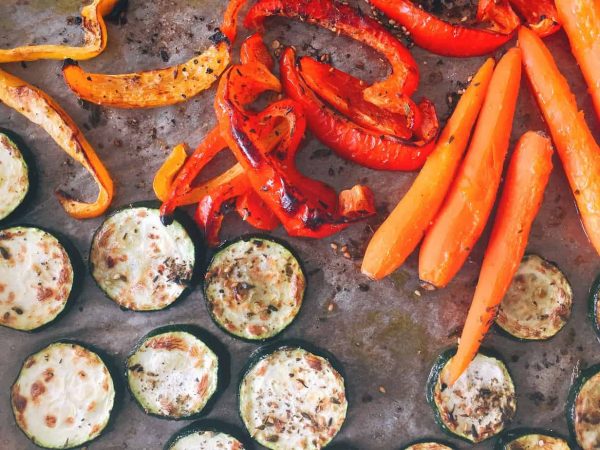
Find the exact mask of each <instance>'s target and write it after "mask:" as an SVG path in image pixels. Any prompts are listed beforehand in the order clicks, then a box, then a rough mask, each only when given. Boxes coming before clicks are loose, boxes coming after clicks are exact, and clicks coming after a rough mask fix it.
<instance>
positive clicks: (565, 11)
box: [555, 0, 600, 119]
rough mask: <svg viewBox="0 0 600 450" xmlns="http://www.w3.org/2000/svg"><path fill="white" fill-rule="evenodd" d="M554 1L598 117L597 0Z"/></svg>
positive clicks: (599, 22)
mask: <svg viewBox="0 0 600 450" xmlns="http://www.w3.org/2000/svg"><path fill="white" fill-rule="evenodd" d="M555 3H556V8H557V10H558V18H559V20H560V23H561V24H562V25H563V27H564V29H565V31H566V33H567V36H568V37H569V42H570V43H571V51H572V52H573V55H575V58H576V59H577V62H578V63H579V66H580V67H581V71H582V72H583V76H584V77H585V79H586V81H587V84H588V86H589V89H590V95H591V96H592V100H593V101H594V107H595V108H596V115H597V116H598V118H599V119H600V2H598V0H556V1H555Z"/></svg>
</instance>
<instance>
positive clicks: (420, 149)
mask: <svg viewBox="0 0 600 450" xmlns="http://www.w3.org/2000/svg"><path fill="white" fill-rule="evenodd" d="M280 72H281V79H282V83H283V88H284V91H285V93H286V94H287V95H288V96H289V97H290V98H292V99H293V100H295V101H297V102H298V103H300V105H302V107H303V109H304V111H305V113H306V118H307V121H308V125H309V127H310V130H311V131H312V132H313V133H314V134H315V136H316V137H317V138H318V139H319V140H320V141H321V142H323V143H324V144H325V145H327V146H328V147H330V148H331V149H332V150H334V151H335V152H336V153H337V154H338V155H340V156H341V157H342V158H345V159H348V160H350V161H353V162H356V163H358V164H361V165H363V166H366V167H369V168H371V169H379V170H417V169H419V168H420V167H421V166H422V165H423V164H424V163H425V160H426V159H427V156H428V155H429V153H431V151H432V150H433V148H434V146H435V142H434V141H435V136H436V135H437V130H438V122H437V118H436V116H435V109H434V107H433V105H432V104H431V103H430V102H428V101H424V102H422V104H421V105H420V109H421V111H423V112H424V113H425V114H424V119H423V125H422V129H423V130H426V134H427V136H424V138H425V139H424V141H423V142H420V143H415V142H410V141H406V140H403V139H399V138H397V137H395V136H388V135H381V134H380V133H375V132H372V131H370V130H367V129H365V128H363V127H361V126H359V125H357V124H356V123H354V122H352V121H350V120H349V119H347V118H346V117H344V116H342V115H340V114H338V113H337V112H336V111H334V110H332V109H330V108H328V107H327V106H326V105H325V104H324V103H323V102H322V101H321V100H320V99H319V98H317V96H316V95H315V94H314V92H312V90H311V89H310V88H309V87H308V86H307V85H306V83H305V82H304V80H303V79H302V77H301V75H300V72H299V70H298V67H297V66H296V61H295V51H294V50H293V49H291V48H287V49H285V50H284V52H283V54H282V57H281V65H280Z"/></svg>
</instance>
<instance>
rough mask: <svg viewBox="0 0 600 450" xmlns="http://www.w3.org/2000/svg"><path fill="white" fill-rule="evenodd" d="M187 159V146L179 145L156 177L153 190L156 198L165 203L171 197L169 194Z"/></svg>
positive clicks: (174, 148)
mask: <svg viewBox="0 0 600 450" xmlns="http://www.w3.org/2000/svg"><path fill="white" fill-rule="evenodd" d="M186 159H187V145H186V144H177V145H176V146H175V147H173V150H172V151H171V153H170V154H169V156H168V157H167V159H165V162H164V163H163V164H162V166H160V169H158V172H156V174H155V175H154V180H153V181H152V189H153V190H154V194H155V195H156V198H158V199H159V200H160V201H161V202H164V201H165V200H166V199H167V198H168V197H169V192H170V190H171V186H172V185H173V181H174V180H175V177H176V176H177V174H178V173H179V171H180V170H181V168H182V167H183V165H184V164H185V161H186Z"/></svg>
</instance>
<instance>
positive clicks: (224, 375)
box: [122, 324, 231, 420]
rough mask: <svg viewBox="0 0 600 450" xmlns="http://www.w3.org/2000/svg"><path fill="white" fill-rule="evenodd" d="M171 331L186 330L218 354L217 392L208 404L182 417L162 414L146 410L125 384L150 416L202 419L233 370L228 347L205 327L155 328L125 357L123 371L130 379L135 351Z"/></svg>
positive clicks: (227, 383)
mask: <svg viewBox="0 0 600 450" xmlns="http://www.w3.org/2000/svg"><path fill="white" fill-rule="evenodd" d="M171 332H184V333H189V334H191V335H192V336H194V337H196V338H197V339H199V340H201V341H202V342H203V343H204V344H205V345H206V346H207V347H208V348H209V349H210V350H211V351H212V352H213V353H214V354H215V355H216V356H217V360H218V368H217V387H216V389H215V392H214V393H213V394H212V396H211V397H210V399H209V400H208V401H207V402H206V404H205V405H204V407H203V408H202V410H201V411H199V412H198V413H196V414H191V415H187V416H181V417H175V416H166V415H161V414H155V413H152V412H147V411H145V410H144V408H143V406H142V405H141V404H140V403H139V401H138V400H137V398H136V396H135V394H134V393H133V391H132V390H131V388H130V386H129V383H128V382H127V381H126V383H125V384H127V390H128V392H129V394H130V395H131V396H132V397H133V398H134V399H135V401H136V404H137V405H138V406H139V407H140V409H141V410H142V411H144V413H145V414H147V415H149V416H153V417H158V418H159V419H165V420H197V419H200V418H202V417H204V416H206V415H208V414H209V413H210V411H211V410H212V408H213V407H214V406H215V404H216V402H217V400H218V399H219V397H220V396H221V394H222V393H223V392H224V391H225V389H227V386H228V385H229V383H230V380H231V372H230V367H231V358H230V356H229V352H228V350H227V348H226V347H225V346H224V345H223V344H222V343H221V342H220V341H219V340H218V339H217V338H216V337H215V336H213V335H212V334H210V333H209V332H208V331H206V330H204V329H203V328H200V327H198V326H196V325H193V324H174V325H166V326H163V327H159V328H155V329H153V330H152V331H150V332H148V333H147V334H145V335H144V336H142V337H141V338H140V339H139V340H138V341H137V343H136V344H135V346H134V347H133V349H132V350H131V351H130V352H129V354H128V355H127V358H125V362H124V365H123V370H122V373H123V374H124V376H125V380H128V372H129V368H128V361H129V358H130V357H131V356H132V355H133V354H135V352H136V351H137V350H138V349H139V348H140V347H141V346H142V345H143V343H144V342H145V341H146V340H148V339H150V338H152V337H154V336H157V335H159V334H164V333H171Z"/></svg>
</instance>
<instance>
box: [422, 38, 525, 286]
mask: <svg viewBox="0 0 600 450" xmlns="http://www.w3.org/2000/svg"><path fill="white" fill-rule="evenodd" d="M520 82H521V51H520V50H519V49H518V48H512V49H510V50H509V51H508V52H507V53H506V54H505V55H504V56H503V57H502V59H501V60H500V61H499V62H498V65H497V66H496V69H495V70H494V74H493V75H492V79H491V81H490V85H489V87H488V92H487V95H486V97H485V100H484V102H483V106H482V108H481V113H480V115H479V119H478V120H477V125H476V127H475V132H474V133H473V138H472V139H471V144H470V146H469V150H468V151H467V155H466V157H465V160H464V161H463V163H462V165H461V167H460V169H459V171H458V173H457V175H456V179H455V180H454V182H453V184H452V187H451V188H450V191H449V192H448V196H447V198H446V200H445V203H444V205H443V207H442V208H441V209H440V211H439V213H438V215H437V216H436V218H435V221H434V222H433V225H432V226H431V228H430V229H429V230H428V232H427V234H426V236H425V239H424V240H423V244H422V245H421V251H420V254H419V277H420V278H421V280H422V281H424V282H427V283H429V284H431V285H433V286H435V287H438V288H439V287H444V286H446V285H447V284H448V283H449V282H450V280H452V278H453V277H454V275H456V273H457V272H458V271H459V270H460V268H461V267H462V266H463V264H464V262H465V261H466V259H467V257H468V256H469V254H470V253H471V250H472V249H473V246H474V245H475V243H476V242H477V241H478V240H479V237H480V236H481V233H482V232H483V229H484V228H485V225H486V223H487V220H488V218H489V216H490V213H491V211H492V207H493V206H494V200H495V199H496V193H497V191H498V186H499V184H500V178H501V176H502V169H503V166H504V159H505V158H506V153H507V151H508V143H509V139H510V133H511V130H512V123H513V116H514V112H515V106H516V103H517V97H518V95H519V86H520Z"/></svg>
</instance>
